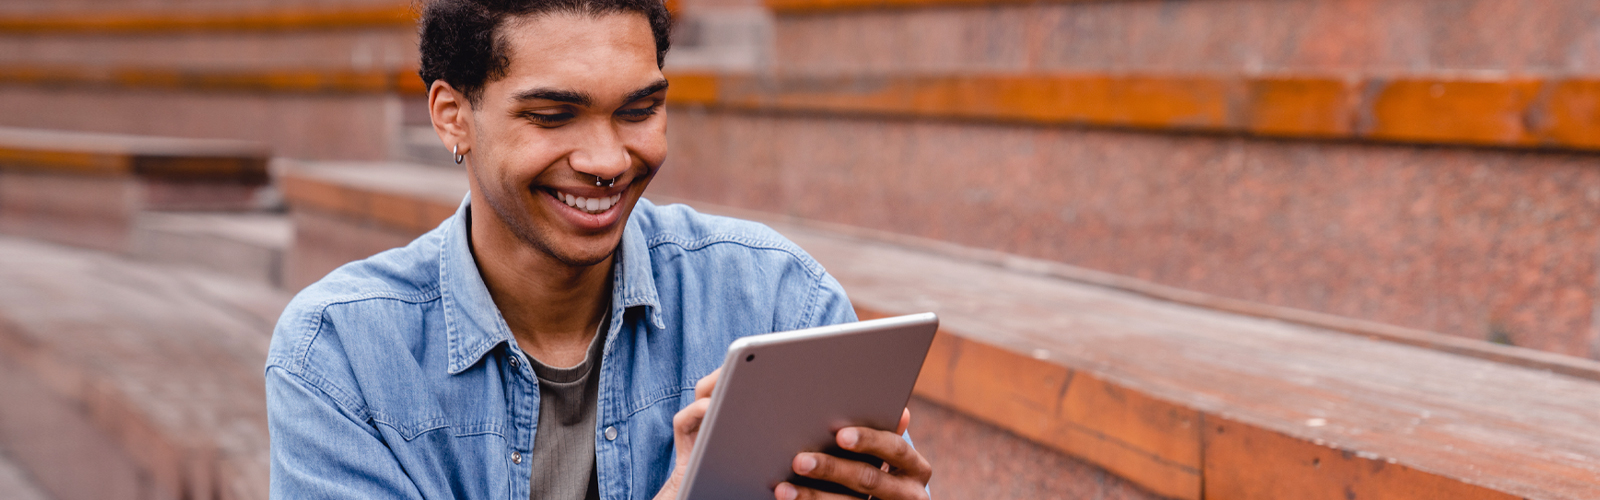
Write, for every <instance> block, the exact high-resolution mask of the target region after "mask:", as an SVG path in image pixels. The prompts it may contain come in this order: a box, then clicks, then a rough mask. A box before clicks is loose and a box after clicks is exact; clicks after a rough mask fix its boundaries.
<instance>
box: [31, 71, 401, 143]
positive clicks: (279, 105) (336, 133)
mask: <svg viewBox="0 0 1600 500" xmlns="http://www.w3.org/2000/svg"><path fill="white" fill-rule="evenodd" d="M0 109H4V110H6V112H5V113H0V126H15V127H29V128H43V129H58V130H76V131H86V132H112V133H137V134H141V135H160V136H172V137H192V138H217V139H246V140H251V141H255V142H260V143H265V144H268V145H270V146H272V147H273V153H274V154H275V155H277V156H287V157H290V158H324V159H382V158H388V157H389V155H390V154H391V153H393V152H394V151H396V148H399V147H400V145H399V144H398V143H397V142H396V141H398V137H397V134H395V133H394V132H393V131H392V130H391V128H393V127H394V124H398V123H399V122H400V118H399V116H400V104H399V98H398V97H395V96H393V95H384V94H321V95H315V94H295V93H276V94H274V93H256V92H238V91H218V92H193V93H186V92H173V91H164V90H115V89H96V88H59V89H58V88H43V87H23V86H0Z"/></svg>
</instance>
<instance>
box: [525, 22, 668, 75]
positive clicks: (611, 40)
mask: <svg viewBox="0 0 1600 500" xmlns="http://www.w3.org/2000/svg"><path fill="white" fill-rule="evenodd" d="M496 35H497V37H498V38H499V41H500V42H501V43H503V45H502V46H501V47H502V48H503V49H504V51H505V52H504V53H505V56H506V58H507V60H508V62H509V63H510V64H511V65H512V68H508V70H509V69H514V67H515V65H516V64H517V63H518V62H524V63H534V64H539V65H551V64H559V63H578V64H594V63H596V62H602V61H600V60H592V59H591V58H595V57H605V58H612V59H615V58H620V59H623V60H626V61H628V62H634V63H638V62H645V63H647V64H648V65H650V66H655V64H656V43H655V35H654V33H653V32H651V30H650V21H649V19H647V18H645V16H644V14H640V13H635V12H626V11H624V12H613V13H604V14H583V13H573V12H547V13H539V14H531V15H526V16H517V17H514V18H510V19H507V20H506V23H505V24H504V25H502V26H501V27H500V28H499V29H498V30H497V33H496ZM635 59H637V61H632V60H635Z"/></svg>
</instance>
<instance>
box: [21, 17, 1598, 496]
mask: <svg viewBox="0 0 1600 500" xmlns="http://www.w3.org/2000/svg"><path fill="white" fill-rule="evenodd" d="M95 6H96V9H95V10H93V11H92V12H91V11H89V10H84V9H86V8H87V7H88V4H86V3H72V2H55V3H51V4H50V6H49V8H48V10H43V9H44V8H43V7H39V6H28V7H27V8H26V9H23V8H21V7H18V8H12V7H11V6H0V107H3V108H4V109H7V110H8V111H10V112H8V113H5V114H0V124H9V125H13V126H26V127H30V128H29V129H27V130H14V131H10V132H6V131H0V233H5V234H9V236H0V256H3V258H0V283H4V285H0V401H3V402H7V404H4V405H0V455H4V456H5V457H9V458H10V459H11V460H12V461H14V462H15V463H16V464H17V466H18V468H19V469H21V473H20V474H16V475H13V476H11V477H23V478H24V479H23V480H22V481H23V482H30V483H32V485H33V486H24V487H22V488H18V489H17V491H26V490H30V489H31V490H37V491H42V492H44V493H47V494H48V495H49V496H50V497H51V498H57V499H61V500H66V499H71V498H91V497H93V498H108V497H109V498H260V497H264V496H265V484H266V463H267V462H266V455H265V451H266V448H265V443H266V434H265V427H264V424H263V422H264V415H263V414H262V410H261V395H260V392H261V383H260V380H259V379H260V366H261V363H262V359H261V356H263V355H264V346H265V343H266V341H267V338H268V337H267V335H269V333H270V328H271V324H272V322H273V321H275V319H276V315H277V313H278V311H279V310H281V308H282V305H283V303H284V302H285V301H286V300H287V298H288V296H289V295H290V294H292V292H293V291H294V290H297V289H298V288H299V287H301V286H303V285H305V284H307V283H310V282H312V281H314V280H315V279H317V278H318V277H320V276H322V275H323V274H324V273H326V272H327V271H329V270H331V269H333V268H334V267H337V266H338V265H340V264H342V263H344V262H348V261H350V260H353V259H358V258H362V257H365V256H367V255H370V254H372V253H376V252H378V251H381V250H383V249H386V248H389V247H393V246H398V245H401V244H403V243H404V242H406V241H409V239H411V238H413V237H415V236H416V235H417V234H420V233H422V232H424V231H426V230H428V229H431V228H432V227H433V226H434V225H436V224H437V223H438V222H439V221H440V220H442V219H443V218H445V217H446V216H448V215H449V214H450V213H452V212H454V210H455V208H456V206H457V205H458V204H459V203H460V200H461V197H462V195H463V194H464V193H465V190H466V183H465V179H464V177H463V176H462V174H461V173H460V172H459V171H458V170H454V169H452V168H441V167H451V166H452V165H450V164H448V163H445V162H446V161H448V158H447V157H446V156H445V151H444V149H443V148H442V147H440V146H438V145H437V144H436V142H437V139H436V138H435V137H434V136H433V133H432V131H431V129H430V128H429V127H428V126H427V117H426V115H425V113H423V112H422V111H423V110H422V105H421V99H422V98H421V89H420V84H419V82H417V81H416V79H415V77H414V66H413V65H414V62H413V59H414V57H415V56H414V53H413V52H414V50H415V49H414V43H415V42H414V35H413V34H412V33H413V32H414V30H413V28H412V27H411V25H410V24H409V23H410V22H411V21H410V18H409V16H410V15H411V14H410V10H409V9H410V6H409V5H401V4H398V3H395V2H392V1H387V0H382V1H380V0H373V1H366V2H358V1H353V0H350V1H342V2H321V3H317V4H315V5H313V4H309V3H295V2H284V1H269V0H230V1H229V2H225V3H224V4H217V5H211V4H201V3H198V2H192V3H182V2H179V3H170V2H169V3H167V4H163V6H164V7H163V8H160V9H157V8H152V7H151V6H149V5H147V4H144V3H139V2H134V1H131V0H129V1H127V2H125V3H117V4H114V5H103V3H96V4H95ZM678 8H679V9H680V10H679V13H680V15H682V16H683V18H682V19H683V21H682V24H681V25H680V31H679V33H680V35H681V36H682V37H683V38H680V42H679V45H677V47H676V48H675V49H674V50H675V53H674V55H673V56H672V58H670V59H669V67H668V69H669V78H671V79H672V81H673V90H672V96H671V99H672V106H671V113H672V120H673V125H672V127H670V128H669V134H670V136H669V140H670V141H671V147H672V156H671V160H670V162H669V164H668V165H667V167H666V168H665V169H664V170H663V171H662V173H661V174H660V176H659V177H658V179H657V180H656V181H655V182H654V183H653V184H652V188H651V192H650V193H648V194H647V196H648V197H650V198H652V199H654V200H656V201H657V202H662V203H665V202H673V201H676V202H683V203H687V204H690V205H691V206H694V207H696V208H697V209H699V210H702V211H705V212H709V213H717V214H724V215H732V216H738V217H743V218H748V219H753V220H758V221H762V222H765V223H767V224H769V225H771V226H773V227H774V228H776V229H778V230H779V231H780V232H782V233H784V234H785V235H787V236H789V237H790V238H792V239H794V240H795V241H797V242H799V243H800V244H801V246H802V247H803V248H806V249H807V250H808V251H810V252H811V253H813V254H814V255H815V256H816V257H817V258H818V259H819V260H820V261H821V262H823V264H824V265H825V266H827V267H828V269H829V270H830V272H832V273H833V274H835V275H836V276H837V277H838V278H839V280H840V281H841V283H843V284H845V286H846V288H847V289H848V290H849V291H850V293H851V295H852V298H853V300H854V301H855V303H856V304H857V306H858V308H859V312H860V314H861V315H862V316H863V317H872V316H878V315H890V314H899V313H907V312H918V311H923V310H934V311H937V312H939V313H940V314H941V316H942V317H943V318H944V320H945V322H944V329H943V330H942V331H941V334H940V336H939V340H938V341H937V344H936V348H935V350H934V352H933V354H932V355H931V356H930V360H929V362H928V364H927V365H926V366H925V369H924V372H923V374H922V378H921V380H920V381H919V385H918V388H917V392H916V397H915V398H914V399H913V401H912V403H911V405H912V409H913V412H914V414H915V415H916V417H915V419H914V424H913V429H912V433H913V435H914V438H915V439H916V440H917V443H918V446H919V448H921V449H923V450H924V451H925V452H926V453H927V455H928V456H929V457H930V458H931V459H932V460H933V461H934V463H936V464H938V465H939V470H938V474H937V475H936V477H935V479H934V485H933V489H934V492H935V494H936V495H938V496H940V497H942V498H1007V499H1010V498H1137V499H1156V498H1175V499H1223V498H1264V499H1278V498H1297V499H1299V498H1305V499H1323V498H1327V499H1346V498H1399V499H1409V498H1417V499H1423V498H1464V499H1473V498H1495V499H1499V498H1538V499H1580V498H1597V497H1600V490H1597V489H1596V483H1595V481H1594V480H1593V479H1594V478H1595V477H1600V466H1597V465H1596V464H1600V441H1596V440H1595V438H1594V437H1593V436H1591V434H1593V433H1585V432H1583V430H1584V429H1590V428H1593V427H1595V426H1596V425H1597V424H1600V420H1597V419H1600V410H1597V409H1600V363H1596V362H1595V361H1592V360H1590V359H1587V358H1594V357H1600V347H1597V346H1600V336H1597V334H1595V333H1594V332H1596V331H1600V330H1596V329H1595V328H1594V327H1593V323H1594V321H1595V319H1594V315H1593V311H1594V304H1595V303H1597V302H1600V299H1596V298H1595V296H1596V295H1595V294H1596V293H1597V292H1595V289H1594V285H1593V283H1594V280H1595V279H1597V278H1596V276H1600V271H1597V269H1600V268H1597V267H1596V264H1595V262H1597V260H1596V259H1595V255H1597V253H1596V252H1600V239H1596V238H1594V237H1590V236H1588V235H1594V234H1600V232H1597V231H1595V229H1600V228H1596V227H1595V226H1597V225H1600V218H1596V217H1594V216H1593V215H1592V214H1594V213H1600V211H1596V210H1594V209H1595V208H1600V207H1596V205H1597V204H1600V195H1597V194H1596V193H1600V177H1597V175H1600V174H1595V173H1594V172H1593V171H1592V169H1591V168H1589V167H1590V165H1589V164H1590V163H1592V161H1591V160H1592V159H1593V157H1594V154H1595V153H1594V150H1595V149H1596V148H1597V146H1596V145H1597V144H1600V132H1597V131H1600V127H1595V126H1593V125H1592V124H1593V123H1596V122H1595V121H1594V119H1593V118H1592V116H1590V115H1589V114H1586V113H1590V112H1591V111H1590V110H1589V108H1592V105H1587V104H1585V103H1587V102H1591V101H1588V100H1586V99H1589V97H1587V96H1589V95H1590V94H1589V93H1588V92H1590V91H1589V90H1587V89H1590V88H1591V87H1593V88H1600V87H1595V85H1600V84H1594V83H1593V81H1594V80H1595V78H1596V74H1595V72H1594V70H1593V68H1595V67H1600V66H1596V65H1593V64H1590V62H1589V61H1588V59H1590V58H1592V57H1590V56H1592V54H1589V53H1588V52H1585V51H1584V50H1581V49H1582V47H1584V46H1585V45H1584V40H1587V39H1588V38H1586V37H1587V36H1591V35H1593V33H1589V30H1592V28H1589V27H1587V26H1593V25H1595V24H1594V23H1592V22H1589V21H1591V20H1594V19H1595V18H1597V17H1600V10H1597V9H1595V8H1594V7H1592V6H1590V5H1589V4H1587V3H1584V2H1578V1H1569V0H1562V1H1555V2H1545V3H1540V4H1538V5H1529V4H1527V3H1525V2H1514V1H1511V0H1478V1H1474V2H1450V1H1431V0H1403V1H1396V2H1387V3H1384V5H1382V6H1376V7H1374V6H1370V5H1367V4H1366V3H1363V2H1352V1H1338V0H1299V1H1292V2H1276V3H1270V5H1269V4H1266V3H1261V2H1250V1H1245V0H1208V1H1205V2H1146V1H1139V0H1110V1H1100V2H1071V1H1062V2H1015V1H1007V0H992V1H991V0H770V1H769V3H768V4H766V5H758V4H755V3H752V2H749V1H745V0H695V1H685V2H683V3H682V4H681V5H679V6H678ZM7 9H10V10H7ZM29 9H31V10H29ZM25 10H26V11H25ZM1286 18H1292V19H1300V20H1303V21H1304V22H1297V23H1289V24H1287V25H1285V24H1284V23H1281V22H1276V21H1272V22H1269V21H1271V20H1273V19H1286ZM1530 19H1531V20H1543V21H1540V22H1533V21H1529V20H1530ZM1546 21H1547V22H1546ZM1348 26H1367V27H1372V28H1370V29H1368V30H1365V31H1363V30H1345V29H1342V28H1341V27H1348ZM1547 26H1556V27H1559V29H1555V30H1554V31H1550V30H1549V29H1548V28H1547ZM1552 33H1553V34H1552ZM1544 35H1550V36H1549V37H1544V38H1538V39H1540V40H1544V41H1542V42H1540V43H1537V44H1534V43H1528V44H1517V43H1509V44H1508V43H1504V42H1505V41H1507V40H1513V41H1514V40H1523V39H1535V38H1536V36H1538V37H1542V36H1544ZM1384 36H1391V38H1383V37H1384ZM1491 42H1492V43H1491ZM1269 49H1272V50H1269ZM1274 50H1275V51H1274ZM1557 52H1559V53H1561V54H1566V56H1563V57H1553V56H1551V55H1550V54H1553V53H1557ZM86 54H88V55H86ZM42 129H62V130H75V131H93V132H100V133H112V134H116V135H117V136H118V137H119V138H117V139H115V140H107V139H105V136H94V137H96V138H92V139H87V140H86V139H85V137H89V136H83V135H80V134H73V133H67V132H62V131H60V130H56V131H45V130H42ZM130 133H137V134H142V135H164V136H175V137H185V138H194V139H223V140H230V141H238V140H241V139H248V140H251V141H254V142H257V143H259V144H260V145H247V144H240V143H238V142H226V143H223V142H214V141H211V142H208V141H191V140H181V141H174V140H169V139H152V138H150V137H143V138H139V137H127V136H123V135H121V134H130ZM8 134H10V135H11V136H16V137H23V138H24V140H13V141H9V142H8V141H6V140H5V137H7V136H8ZM30 134H31V135H30ZM41 134H42V135H41ZM39 137H46V138H50V140H47V141H43V142H48V143H49V145H47V146H45V145H42V144H43V143H42V142H41V141H40V140H39V139H38V138H39ZM52 141H53V142H52ZM117 141H124V143H125V144H131V143H134V142H140V143H142V144H144V145H143V146H140V147H127V146H124V147H120V148H107V147H106V145H107V144H110V143H113V142H117ZM129 141H132V142H129ZM224 144H226V145H227V147H221V145H224ZM160 145H164V146H161V147H157V146H160ZM163 147H164V148H165V149H164V150H163V149H162V148H163ZM219 147H221V149H218V148H219ZM202 151H204V152H206V154H199V153H198V152H202ZM218 151H227V152H228V153H227V154H221V155H219V154H218V153H217V152H218ZM223 157H228V158H232V160H227V161H219V160H224V159H225V158H223ZM140 158H146V159H149V158H155V159H162V160H161V161H157V162H155V163H149V162H148V161H146V160H140ZM270 158H276V159H273V160H269V159H270ZM176 159H183V161H178V160H176ZM202 160H203V161H202ZM151 161H153V160H151ZM230 161H231V163H230ZM141 162H144V163H141ZM162 162H165V163H164V164H166V165H189V167H184V168H176V167H173V168H169V169H168V170H165V172H168V173H174V172H176V173H181V175H179V177H177V179H180V180H181V182H174V181H173V179H174V177H171V176H163V175H154V174H159V173H160V172H163V170H162V169H161V168H153V169H152V168H141V167H139V165H146V164H163V163H162ZM193 162H200V163H203V164H209V165H211V166H209V167H197V168H198V170H196V168H190V167H193V165H194V163H193ZM226 165H232V166H226ZM241 165H248V168H243V167H241ZM196 172H201V173H205V172H209V174H204V175H197V174H196ZM152 175H153V176H152ZM184 176H188V177H184ZM268 180H270V182H267V181H268ZM8 189H9V190H8ZM162 193H166V194H162ZM221 202H226V203H224V204H218V203H221ZM197 209H200V210H197ZM68 245H71V246H68ZM85 248H88V249H85ZM1485 340H1488V341H1489V342H1486V341H1485ZM1504 344H1512V345H1504ZM11 402H23V403H21V404H12V403H11ZM41 428H54V429H63V430H62V431H60V432H57V433H53V434H48V435H46V434H41V433H39V432H38V431H37V430H38V429H41ZM107 443H111V445H109V446H108V445H107ZM90 456H92V457H96V459H95V461H93V462H92V463H91V462H88V461H85V460H83V457H90ZM0 465H3V464H0ZM5 470H6V469H5V468H4V467H3V466H0V496H4V495H5V494H6V493H7V490H6V489H5V488H6V487H7V486H6V484H7V483H6V482H5V481H6V480H7V479H6V477H8V476H5ZM89 474H94V475H96V477H102V478H104V479H103V480H100V481H96V482H86V481H82V480H81V478H82V477H86V475H89Z"/></svg>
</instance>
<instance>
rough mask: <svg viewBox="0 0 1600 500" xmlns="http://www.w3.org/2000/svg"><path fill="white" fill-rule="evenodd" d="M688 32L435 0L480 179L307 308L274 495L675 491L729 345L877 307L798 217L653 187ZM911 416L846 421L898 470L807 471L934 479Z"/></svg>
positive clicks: (466, 147)
mask: <svg viewBox="0 0 1600 500" xmlns="http://www.w3.org/2000/svg"><path fill="white" fill-rule="evenodd" d="M669 25H670V20H669V19H668V17H667V12H666V9H665V8H664V6H663V5H662V4H661V3H659V2H654V1H650V0H542V1H541V0H533V1H511V0H502V1H494V0H436V1H434V2H431V3H430V4H429V5H428V6H427V8H426V10H425V12H424V15H423V30H422V41H421V48H422V63H423V64H422V72H421V73H422V77H423V79H424V80H426V81H427V82H428V85H429V86H430V87H429V94H428V104H429V110H430V112H431V115H432V118H433V125H434V128H435V130H436V131H437V132H438V134H439V138H440V139H441V140H442V141H443V143H444V145H445V146H446V147H448V148H450V149H451V150H452V151H454V153H455V155H456V156H455V158H456V162H457V163H460V164H462V165H463V166H464V168H465V169H466V171H467V174H468V177H469V179H470V181H471V194H470V195H469V196H468V197H467V199H466V200H463V202H462V204H461V207H460V209H459V210H458V211H457V212H456V214H455V215H454V216H452V217H450V218H449V219H447V220H445V221H444V222H443V223H442V224H440V225H439V227H438V228H437V229H434V230H433V231H431V232H429V233H427V234H425V235H423V236H422V237H420V238H417V240H415V241H413V242H412V243H411V244H410V245H408V246H406V247H404V248H398V249H394V250H390V251H387V252H384V253H381V254H378V255H376V256H373V257H371V258H368V259H366V260H362V261H359V262H354V263H351V264H348V265H346V266H344V267H341V268H339V269H338V270H335V271H334V272H333V273H331V274H329V275H328V276H327V277H325V278H323V279H322V280H321V281H319V282H317V283H316V284H314V285H312V286H310V287H307V288H306V289H305V290H303V291H302V292H301V293H300V294H299V295H298V296H296V297H295V300H294V301H293V303H291V304H290V306H289V308H288V309H287V310H286V311H285V312H284V314H283V316H282V318H281V319H280V320H279V323H278V328H277V330H276V332H275V333H274V335H273V339H272V347H271V351H270V353H269V356H268V360H267V368H266V377H267V406H268V422H269V427H270V430H271V433H272V478H271V484H272V496H273V497H274V498H362V499H366V498H494V499H522V498H532V499H571V500H579V499H585V498H604V499H612V500H620V499H645V498H661V499H668V500H670V499H673V498H676V497H677V489H678V487H679V485H680V483H681V481H682V477H683V474H684V473H685V472H686V471H685V470H684V467H685V466H686V464H687V461H688V456H689V453H690V451H691V449H692V447H693V444H694V438H695V436H696V435H697V432H698V429H699V425H700V421H701V419H702V418H703V417H704V415H705V412H706V409H707V407H708V405H709V400H708V397H709V396H710V393H711V390H712V388H713V387H714V386H715V384H716V373H717V371H716V370H717V369H718V368H719V367H720V365H721V362H722V359H723V355H724V353H725V352H726V350H727V347H728V345H729V344H731V343H732V342H733V341H734V340H735V339H738V338H739V337H742V336H746V335H754V334H760V333H768V332H775V331H784V330H792V329H798V328H806V327H813V326H821V325H827V324H833V323H841V322H848V321H854V320H855V315H854V313H853V312H852V310H851V307H850V302H849V299H848V298H846V296H845V293H844V291H843V290H842V289H841V288H840V287H839V284H838V282H837V281H835V280H834V279H833V278H832V277H830V276H829V275H828V274H827V273H826V272H825V271H823V269H822V267H821V266H819V265H818V264H817V263H816V262H815V261H813V260H812V259H811V257H810V256H808V255H806V254H805V253H804V252H803V251H801V250H800V249H799V248H797V247H795V245H794V244H793V243H790V242H789V241H788V240H786V239H784V238H783V237H782V236H779V235H778V234H777V233H775V232H773V231H771V230H770V229H767V228H765V227H763V226H760V225H758V224H753V223H749V222H743V221H737V220H733V219H726V218H720V217H711V216H705V215H701V214H698V213H695V212H694V211H692V210H690V209H688V208H686V207H682V206H661V207H658V206H655V205H653V204H651V203H650V202H649V201H648V200H645V199H643V198H642V197H641V196H642V195H643V193H644V190H645V187H646V186H648V185H649V183H650V179H651V178H652V177H653V176H654V175H655V174H656V172H657V171H658V170H659V169H660V168H661V165H662V164H663V163H664V162H665V160H666V156H667V145H666V126H667V117H666V110H665V109H664V108H663V104H664V102H665V101H666V99H667V94H668V86H669V84H668V82H667V80H666V78H664V77H663V75H662V73H661V62H662V57H663V56H664V55H665V53H666V50H667V45H668V27H669ZM796 376H804V374H803V373H797V374H796ZM909 418H910V417H909V414H907V415H906V416H905V417H903V418H902V420H901V429H900V430H899V431H897V432H888V431H883V430H874V429H866V428H846V429H843V430H840V431H839V432H838V433H837V435H836V440H837V441H838V443H839V445H840V446H841V447H843V448H845V449H847V450H852V451H857V452H861V453H866V454H869V455H875V456H878V457H880V458H883V459H884V460H885V462H886V463H887V464H888V465H890V467H887V468H886V469H887V470H880V469H878V468H876V467H872V466H869V465H867V464H865V463H861V462H855V461H849V460H844V459H840V458H835V457H831V456H827V455H821V454H815V453H798V454H797V455H796V456H795V459H794V461H793V464H792V465H793V468H794V470H795V472H796V473H797V474H800V475H803V476H808V477H812V478H816V479H821V480H824V481H830V482H834V483H838V484H840V485H842V486H844V487H846V488H849V489H852V490H855V491H858V492H861V493H863V494H870V495H872V496H874V497H876V498H883V499H911V498H926V496H927V493H926V489H925V486H926V484H927V481H928V477H929V475H930V474H931V471H930V468H929V466H928V463H927V461H926V460H924V459H923V458H922V456H921V455H920V454H918V453H917V451H916V450H915V449H913V448H912V447H911V446H910V445H909V444H908V443H907V442H906V441H905V440H903V439H901V437H902V435H901V434H900V432H903V431H904V428H905V427H906V426H907V425H908V424H909ZM773 496H774V498H776V499H778V500H791V499H796V498H802V499H812V498H816V499H822V498H834V497H836V495H833V494H829V493H823V492H820V491H816V490H812V489H809V488H804V487H797V486H795V485H792V484H789V483H783V484H779V485H777V486H776V487H775V488H774V491H773Z"/></svg>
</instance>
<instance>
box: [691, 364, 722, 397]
mask: <svg viewBox="0 0 1600 500" xmlns="http://www.w3.org/2000/svg"><path fill="white" fill-rule="evenodd" d="M721 376H722V369H721V368H718V369H716V370H712V372H711V374H710V375H706V376H705V378H702V379H700V381H699V382H695V383H694V398H695V399H705V398H709V397H711V391H712V390H714V389H716V388H717V378H719V377H721Z"/></svg>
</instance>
